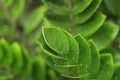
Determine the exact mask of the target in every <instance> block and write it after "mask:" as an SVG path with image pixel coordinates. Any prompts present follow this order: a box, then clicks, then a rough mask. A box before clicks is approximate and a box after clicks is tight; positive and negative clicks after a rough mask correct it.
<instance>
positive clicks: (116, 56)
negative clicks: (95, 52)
mask: <svg viewBox="0 0 120 80" xmlns="http://www.w3.org/2000/svg"><path fill="white" fill-rule="evenodd" d="M101 52H105V53H111V54H112V57H113V61H114V65H115V66H116V65H119V64H120V53H119V51H118V50H117V49H115V48H107V49H104V50H102V51H101Z"/></svg>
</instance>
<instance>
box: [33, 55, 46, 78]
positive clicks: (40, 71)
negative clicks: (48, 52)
mask: <svg viewBox="0 0 120 80" xmlns="http://www.w3.org/2000/svg"><path fill="white" fill-rule="evenodd" d="M32 79H33V80H46V65H45V62H44V59H43V58H42V57H41V56H38V57H36V58H35V59H34V61H33V64H32Z"/></svg>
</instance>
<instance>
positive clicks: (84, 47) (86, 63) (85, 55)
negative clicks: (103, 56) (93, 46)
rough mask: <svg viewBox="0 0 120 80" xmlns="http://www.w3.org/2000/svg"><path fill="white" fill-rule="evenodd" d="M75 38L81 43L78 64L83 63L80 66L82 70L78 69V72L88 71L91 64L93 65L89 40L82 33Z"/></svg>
mask: <svg viewBox="0 0 120 80" xmlns="http://www.w3.org/2000/svg"><path fill="white" fill-rule="evenodd" d="M75 39H76V41H77V43H78V45H79V49H80V54H79V60H78V64H81V65H82V66H81V68H80V71H78V72H79V73H86V72H88V71H89V69H90V65H91V52H90V48H89V45H88V42H87V41H86V40H85V39H84V38H83V37H82V36H81V35H80V34H78V35H77V36H76V37H75Z"/></svg>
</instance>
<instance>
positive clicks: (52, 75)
mask: <svg viewBox="0 0 120 80" xmlns="http://www.w3.org/2000/svg"><path fill="white" fill-rule="evenodd" d="M48 75H49V79H50V80H59V79H58V77H57V75H56V73H55V71H53V70H51V69H49V70H48Z"/></svg>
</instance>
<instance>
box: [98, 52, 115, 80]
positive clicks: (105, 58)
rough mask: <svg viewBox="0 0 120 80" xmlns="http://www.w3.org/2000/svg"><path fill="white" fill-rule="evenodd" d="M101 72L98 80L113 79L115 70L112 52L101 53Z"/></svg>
mask: <svg viewBox="0 0 120 80" xmlns="http://www.w3.org/2000/svg"><path fill="white" fill-rule="evenodd" d="M100 65H101V66H100V72H99V74H98V76H97V78H96V80H101V79H102V80H111V78H112V75H113V72H114V65H113V60H112V56H111V54H107V53H104V54H101V55H100Z"/></svg>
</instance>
